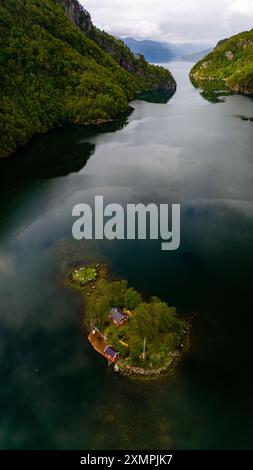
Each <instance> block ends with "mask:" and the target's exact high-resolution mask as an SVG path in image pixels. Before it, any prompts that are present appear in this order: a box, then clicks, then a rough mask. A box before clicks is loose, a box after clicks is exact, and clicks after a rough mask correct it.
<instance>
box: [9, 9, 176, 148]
mask: <svg viewBox="0 0 253 470" xmlns="http://www.w3.org/2000/svg"><path fill="white" fill-rule="evenodd" d="M0 15H1V25H0V40H1V52H0V78H1V88H0V132H1V138H0V157H5V156H7V155H9V154H11V153H13V152H14V151H15V150H16V149H17V148H18V147H19V146H21V145H24V144H26V143H27V142H28V141H29V139H30V138H31V137H32V136H34V135H36V134H40V133H44V132H47V131H48V130H49V129H51V128H53V127H56V126H60V125H65V124H71V123H76V124H91V123H100V122H106V121H109V120H111V119H114V118H116V117H117V115H119V114H120V113H122V112H125V111H126V110H127V109H128V102H129V100H131V99H132V98H134V97H135V96H136V95H137V93H138V92H146V91H147V90H155V91H156V92H163V93H164V94H165V95H166V99H168V98H169V96H171V94H173V92H174V91H175V88H176V84H175V81H174V79H173V77H172V76H171V74H170V72H169V71H167V70H165V69H163V68H161V67H155V66H153V65H150V64H148V63H147V62H146V61H145V59H144V58H143V57H135V56H134V55H133V54H132V53H131V51H130V50H129V49H128V48H127V46H125V45H124V43H123V42H122V41H118V40H117V39H115V38H113V36H110V35H108V34H106V33H104V32H102V31H99V30H98V29H97V28H95V26H94V25H93V23H92V21H91V18H90V15H89V14H88V12H86V10H84V9H83V8H82V7H81V6H80V5H79V3H78V2H77V1H76V0H43V1H41V0H2V1H1V5H0Z"/></svg>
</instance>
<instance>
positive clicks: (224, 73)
mask: <svg viewBox="0 0 253 470" xmlns="http://www.w3.org/2000/svg"><path fill="white" fill-rule="evenodd" d="M190 77H191V79H192V80H193V81H194V82H196V84H197V85H201V86H203V85H204V83H205V82H210V83H214V86H215V82H219V81H222V82H223V83H224V84H225V85H226V87H227V88H229V89H230V90H231V91H233V92H234V93H243V94H252V93H253V30H251V31H246V32H243V33H240V34H237V35H236V36H232V37H231V38H229V39H224V40H222V41H220V42H218V44H217V46H216V47H215V49H214V50H213V51H212V52H211V53H210V54H208V55H207V56H205V57H204V58H203V59H202V60H201V61H199V62H198V63H197V64H196V65H195V66H194V67H193V68H192V70H191V72H190ZM204 86H205V85H204Z"/></svg>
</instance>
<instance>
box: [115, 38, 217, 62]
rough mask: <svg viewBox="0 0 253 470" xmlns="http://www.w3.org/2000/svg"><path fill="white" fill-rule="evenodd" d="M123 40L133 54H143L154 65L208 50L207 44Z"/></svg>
mask: <svg viewBox="0 0 253 470" xmlns="http://www.w3.org/2000/svg"><path fill="white" fill-rule="evenodd" d="M122 39H123V41H124V43H125V44H127V46H128V47H129V48H130V49H131V51H132V52H134V53H135V54H138V53H139V54H143V55H144V57H145V58H146V60H148V61H149V62H153V63H164V62H168V61H170V60H172V59H176V58H179V57H182V56H185V55H188V54H194V53H197V52H199V51H201V50H207V49H208V45H207V44H194V43H183V44H174V43H167V42H159V41H153V40H151V39H143V40H141V39H134V38H131V37H124V38H122Z"/></svg>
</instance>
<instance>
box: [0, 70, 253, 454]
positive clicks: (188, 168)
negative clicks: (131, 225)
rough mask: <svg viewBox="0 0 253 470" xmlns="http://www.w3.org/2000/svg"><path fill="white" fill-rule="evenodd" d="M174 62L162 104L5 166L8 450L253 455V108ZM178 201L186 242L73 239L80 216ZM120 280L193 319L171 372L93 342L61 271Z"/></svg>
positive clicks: (1, 208) (3, 413)
mask: <svg viewBox="0 0 253 470" xmlns="http://www.w3.org/2000/svg"><path fill="white" fill-rule="evenodd" d="M190 65H191V64H188V63H186V62H172V63H170V64H169V68H170V69H171V71H172V72H173V74H174V75H175V78H176V80H177V83H178V89H177V93H176V94H175V96H174V97H173V98H172V99H171V101H170V102H169V103H168V104H167V105H161V104H160V105H159V104H151V103H145V102H141V101H135V102H133V103H132V106H133V107H134V111H133V113H132V114H131V115H130V116H129V117H128V119H127V122H126V123H125V122H124V120H122V122H119V123H117V124H111V125H109V126H103V127H101V128H100V129H99V130H98V129H94V128H93V129H92V128H89V129H85V128H82V127H70V128H62V129H58V130H55V131H53V132H50V133H48V134H47V135H45V136H41V137H39V138H36V139H34V140H33V141H32V142H31V143H30V144H29V145H28V146H27V147H26V148H25V149H23V150H22V151H20V152H19V153H18V154H17V156H15V157H14V158H11V159H9V160H6V161H4V162H1V165H0V193H1V202H0V335H1V342H0V354H1V363H0V377H1V391H0V448H2V449H25V448H28V449H54V448H57V449H71V448H78V449H81V448H83V449H96V448H98V449H113V448H144V449H149V448H150V449H151V448H152V449H155V448H157V449H161V448H172V449H209V448H252V443H253V430H252V418H253V412H252V392H253V379H252V327H253V320H252V316H253V314H252V274H253V267H252V266H253V250H252V248H253V210H252V199H253V177H252V175H253V172H252V169H253V168H252V165H253V156H252V148H253V133H252V130H253V127H252V126H253V123H252V122H250V121H245V120H242V119H241V116H244V117H252V116H253V101H252V100H251V99H250V98H247V97H243V96H229V97H226V99H225V101H224V102H217V103H212V102H209V101H206V100H205V99H204V98H203V97H202V96H201V94H200V92H199V91H198V90H196V89H194V88H193V87H192V85H191V83H190V82H189V79H188V71H189V68H190ZM95 195H104V197H105V201H106V202H118V203H122V204H123V205H125V204H127V203H130V202H134V203H137V202H143V203H145V204H147V203H149V202H155V203H158V204H159V203H162V202H163V203H168V204H172V203H180V204H181V224H182V227H181V246H180V248H179V250H177V251H175V252H161V250H160V242H157V241H113V242H109V241H98V242H93V241H90V242H73V240H72V239H71V225H72V222H73V221H72V217H71V212H72V207H73V205H74V204H76V203H80V202H88V203H92V201H93V199H94V196H95ZM94 259H96V260H100V259H103V260H105V261H106V262H107V263H108V264H109V266H110V269H111V272H112V273H113V276H114V277H120V278H126V279H128V281H129V284H130V285H133V286H135V287H136V288H137V289H140V290H141V291H142V292H143V293H144V295H157V296H160V297H161V298H162V299H164V300H166V301H167V302H168V303H169V304H171V305H175V306H176V307H177V310H178V311H179V312H180V313H182V314H184V315H192V314H193V313H196V317H195V320H194V323H193V331H192V341H191V350H190V352H189V354H188V356H187V357H186V359H185V361H184V362H183V363H182V365H181V366H180V367H179V370H178V372H177V374H176V376H175V377H174V378H173V379H168V378H164V379H162V380H159V381H154V382H150V383H147V382H134V381H129V380H128V379H126V378H124V377H121V376H118V375H116V374H113V373H112V371H111V368H109V369H108V368H107V367H106V365H105V363H104V361H103V359H101V358H100V357H98V355H97V354H96V353H95V352H94V351H93V350H92V349H91V347H90V345H89V344H88V342H87V340H86V336H85V331H84V328H83V323H82V321H83V306H82V302H81V299H80V298H79V296H78V294H76V293H75V292H72V291H70V290H68V289H67V288H66V287H64V285H63V279H64V274H65V273H66V272H67V271H68V269H69V268H70V267H71V266H73V265H76V264H78V263H81V262H82V260H91V261H94Z"/></svg>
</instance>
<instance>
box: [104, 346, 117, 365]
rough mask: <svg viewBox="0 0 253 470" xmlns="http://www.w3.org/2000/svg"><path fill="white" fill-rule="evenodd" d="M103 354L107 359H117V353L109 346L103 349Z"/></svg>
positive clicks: (113, 360) (114, 360)
mask: <svg viewBox="0 0 253 470" xmlns="http://www.w3.org/2000/svg"><path fill="white" fill-rule="evenodd" d="M104 355H105V357H107V359H108V360H109V361H112V362H116V361H117V360H118V359H119V353H118V352H117V351H114V349H112V348H111V347H110V346H107V347H106V348H105V350H104Z"/></svg>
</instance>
